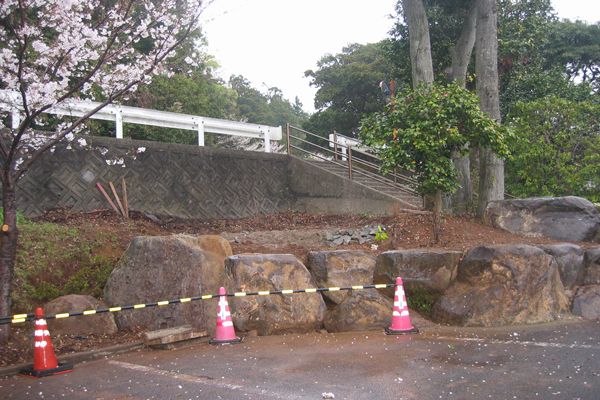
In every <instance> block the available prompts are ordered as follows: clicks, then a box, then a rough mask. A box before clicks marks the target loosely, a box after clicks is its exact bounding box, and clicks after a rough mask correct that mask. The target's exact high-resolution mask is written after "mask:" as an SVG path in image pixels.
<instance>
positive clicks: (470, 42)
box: [449, 3, 477, 213]
mask: <svg viewBox="0 0 600 400" xmlns="http://www.w3.org/2000/svg"><path fill="white" fill-rule="evenodd" d="M476 22H477V7H476V4H475V3H473V4H472V6H471V9H470V10H469V14H468V15H467V17H466V18H465V21H464V25H463V30H462V32H461V34H460V37H459V38H458V41H457V42H456V45H455V46H454V49H453V50H452V68H451V71H450V80H451V81H452V82H456V83H457V84H459V85H461V86H462V87H465V83H466V80H467V70H468V68H469V62H470V60H471V54H472V53H473V46H474V45H475V28H476ZM466 150H468V147H467V148H465V151H466ZM463 154H464V155H461V154H459V153H453V154H452V162H453V163H454V168H456V178H457V181H458V185H459V187H458V189H457V190H456V192H455V193H454V194H453V195H452V196H451V197H450V207H449V208H451V209H452V210H453V211H454V212H457V213H464V212H467V211H469V210H471V207H472V204H473V183H472V181H471V163H470V160H469V154H468V152H466V153H463Z"/></svg>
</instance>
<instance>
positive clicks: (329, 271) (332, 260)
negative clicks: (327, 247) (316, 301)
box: [307, 250, 375, 304]
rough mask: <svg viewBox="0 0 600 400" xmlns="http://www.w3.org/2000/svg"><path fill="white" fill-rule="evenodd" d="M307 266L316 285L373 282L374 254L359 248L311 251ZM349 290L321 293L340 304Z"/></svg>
mask: <svg viewBox="0 0 600 400" xmlns="http://www.w3.org/2000/svg"><path fill="white" fill-rule="evenodd" d="M307 267H308V269H309V270H310V272H311V274H312V276H313V278H314V279H315V283H316V285H317V286H318V287H347V286H353V285H370V284H372V283H373V270H374V269H375V256H373V255H372V254H370V253H368V252H366V251H361V250H334V251H311V252H310V253H308V263H307ZM350 294H351V291H339V292H323V293H322V295H323V296H324V297H326V298H327V299H329V300H331V301H333V302H334V303H335V304H340V303H341V302H342V301H344V299H346V297H348V296H349V295H350Z"/></svg>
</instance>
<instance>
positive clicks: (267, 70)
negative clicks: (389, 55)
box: [203, 0, 600, 112]
mask: <svg viewBox="0 0 600 400" xmlns="http://www.w3.org/2000/svg"><path fill="white" fill-rule="evenodd" d="M395 4H396V0H374V1H370V2H366V1H364V0H214V1H213V3H212V4H210V5H209V6H208V8H207V9H206V11H205V12H204V15H203V19H204V21H203V27H204V32H205V34H206V37H207V39H208V52H209V53H210V54H212V55H213V56H215V58H216V59H217V61H218V62H219V64H220V65H221V68H220V70H219V71H218V73H219V75H220V76H221V77H222V78H223V79H225V80H228V79H229V76H230V75H231V74H239V75H244V76H245V77H246V78H248V79H249V80H250V81H251V82H252V83H253V84H254V86H255V87H257V88H258V89H261V90H263V91H265V90H266V88H267V87H272V86H276V87H278V88H280V89H281V90H282V91H283V94H284V96H285V97H286V98H288V99H290V100H292V101H293V99H294V97H295V96H298V97H299V98H300V101H301V102H302V103H303V105H304V109H305V110H306V111H309V112H312V111H314V106H313V98H314V93H315V91H316V89H314V88H311V87H310V86H309V79H308V78H305V77H304V71H306V70H307V69H313V68H315V67H316V63H317V61H318V60H319V59H320V58H321V57H322V56H323V55H324V54H326V53H331V54H335V53H339V52H340V51H341V50H342V48H343V47H344V46H346V45H347V44H350V43H372V42H377V41H379V40H381V39H384V38H385V37H386V36H387V34H388V32H389V30H390V29H391V27H392V20H391V19H390V18H389V15H390V14H392V13H393V11H394V5H395ZM552 4H553V6H554V9H555V10H556V11H557V13H558V16H559V17H560V18H568V19H571V20H574V19H582V20H584V21H588V22H590V23H593V22H598V21H600V1H598V0H552Z"/></svg>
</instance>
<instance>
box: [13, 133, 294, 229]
mask: <svg viewBox="0 0 600 400" xmlns="http://www.w3.org/2000/svg"><path fill="white" fill-rule="evenodd" d="M86 141H87V145H86V146H84V147H83V148H77V149H71V150H69V149H66V148H65V147H62V148H58V149H57V150H56V151H55V152H54V153H53V154H51V153H47V154H46V155H45V156H44V157H43V159H41V160H40V162H38V163H36V164H35V166H34V168H33V169H32V170H31V171H29V173H28V174H27V175H26V176H25V177H24V178H23V180H22V181H21V182H20V183H19V189H20V190H19V200H18V201H19V205H20V208H21V209H23V211H24V212H25V214H26V215H28V216H35V215H39V214H40V213H42V212H43V211H44V210H47V209H52V208H56V207H64V208H70V209H74V210H79V211H91V210H94V209H98V208H107V207H109V206H108V204H107V203H106V201H105V200H104V198H103V197H102V195H101V194H100V193H99V192H98V190H97V189H96V187H95V184H96V183H97V182H100V183H102V184H103V185H104V187H105V188H106V190H107V191H109V190H110V189H108V182H109V181H112V182H114V184H115V185H116V186H117V190H118V192H119V193H120V192H121V183H120V182H121V178H122V177H124V178H125V180H126V183H127V191H128V198H129V204H130V208H131V209H132V210H139V211H144V212H147V213H151V214H155V215H169V216H175V217H181V218H237V217H244V216H250V215H256V214H260V213H274V212H278V211H282V210H285V209H289V208H290V207H291V206H292V203H293V195H292V193H291V192H290V188H289V183H288V180H289V178H288V159H287V156H285V155H281V154H265V153H257V152H240V151H231V150H222V149H210V148H203V147H194V146H184V145H174V144H165V143H157V142H144V141H133V140H127V139H125V140H116V139H112V138H100V137H91V138H90V137H86ZM142 150H143V151H142ZM107 160H108V162H107ZM109 163H110V164H112V165H109Z"/></svg>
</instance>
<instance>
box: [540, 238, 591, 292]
mask: <svg viewBox="0 0 600 400" xmlns="http://www.w3.org/2000/svg"><path fill="white" fill-rule="evenodd" d="M538 247H539V248H540V249H542V250H544V251H545V252H546V253H548V254H550V255H551V256H552V257H554V259H555V260H556V263H557V264H558V272H559V274H560V280H561V281H562V283H563V286H564V287H565V289H568V290H572V289H573V288H574V287H575V286H579V285H581V284H582V283H583V278H584V276H585V269H584V268H583V266H584V263H583V258H584V254H585V252H584V251H583V249H582V248H581V247H579V246H577V245H575V244H571V243H559V244H549V245H540V246H538Z"/></svg>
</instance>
